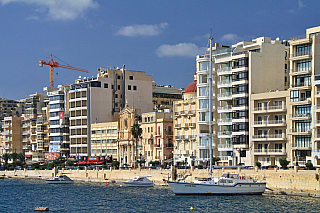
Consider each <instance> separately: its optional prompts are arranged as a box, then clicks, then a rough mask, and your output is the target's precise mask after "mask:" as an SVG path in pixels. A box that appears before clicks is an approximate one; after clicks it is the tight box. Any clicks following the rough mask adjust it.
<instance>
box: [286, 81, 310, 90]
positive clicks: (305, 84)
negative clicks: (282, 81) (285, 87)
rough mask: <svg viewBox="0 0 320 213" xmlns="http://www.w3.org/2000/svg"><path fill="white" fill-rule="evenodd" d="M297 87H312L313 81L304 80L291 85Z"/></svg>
mask: <svg viewBox="0 0 320 213" xmlns="http://www.w3.org/2000/svg"><path fill="white" fill-rule="evenodd" d="M296 87H303V88H306V89H308V88H309V87H311V82H302V83H299V84H292V85H291V88H295V89H296ZM301 89H302V88H301Z"/></svg>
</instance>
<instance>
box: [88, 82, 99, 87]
mask: <svg viewBox="0 0 320 213" xmlns="http://www.w3.org/2000/svg"><path fill="white" fill-rule="evenodd" d="M90 85H91V87H101V82H100V81H92V82H91V83H90Z"/></svg>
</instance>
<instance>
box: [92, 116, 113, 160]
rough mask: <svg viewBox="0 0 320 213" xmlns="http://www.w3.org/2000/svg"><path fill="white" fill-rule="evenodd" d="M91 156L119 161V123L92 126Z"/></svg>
mask: <svg viewBox="0 0 320 213" xmlns="http://www.w3.org/2000/svg"><path fill="white" fill-rule="evenodd" d="M91 155H92V156H105V157H109V158H110V159H112V160H118V122H117V121H115V122H103V123H94V124H92V125H91Z"/></svg>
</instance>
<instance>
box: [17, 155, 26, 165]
mask: <svg viewBox="0 0 320 213" xmlns="http://www.w3.org/2000/svg"><path fill="white" fill-rule="evenodd" d="M17 159H18V160H19V161H20V162H21V163H24V162H25V160H26V159H25V157H24V154H23V153H20V154H18V156H17Z"/></svg>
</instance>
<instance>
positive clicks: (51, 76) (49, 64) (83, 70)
mask: <svg viewBox="0 0 320 213" xmlns="http://www.w3.org/2000/svg"><path fill="white" fill-rule="evenodd" d="M43 65H48V66H49V71H50V87H54V67H62V68H66V69H71V70H77V71H80V72H85V73H89V72H88V70H85V69H81V68H76V67H72V66H66V65H60V64H59V63H58V62H56V61H53V58H52V54H50V61H48V62H45V61H43V60H40V61H39V67H43Z"/></svg>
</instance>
